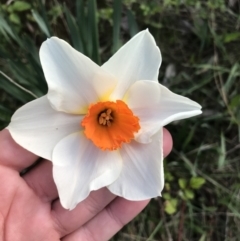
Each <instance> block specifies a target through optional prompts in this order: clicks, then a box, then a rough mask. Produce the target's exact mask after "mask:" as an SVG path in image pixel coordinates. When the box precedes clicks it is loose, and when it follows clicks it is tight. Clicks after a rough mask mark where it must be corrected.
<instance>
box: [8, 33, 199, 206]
mask: <svg viewBox="0 0 240 241" xmlns="http://www.w3.org/2000/svg"><path fill="white" fill-rule="evenodd" d="M40 60H41V64H42V67H43V71H44V75H45V78H46V81H47V83H48V88H49V90H48V93H47V95H45V96H43V97H41V98H39V99H36V100H34V101H32V102H30V103H28V104H26V105H24V106H23V107H21V108H20V109H19V110H17V111H16V113H15V114H14V115H13V117H12V120H11V123H10V125H9V126H8V129H9V131H10V133H11V135H12V137H13V138H14V140H15V141H16V142H17V143H18V144H20V145H21V146H23V147H24V148H26V149H27V150H29V151H31V152H33V153H35V154H37V155H39V156H41V157H43V158H46V159H48V160H50V161H52V163H53V177H54V181H55V183H56V186H57V189H58V192H59V198H60V201H61V203H62V205H63V207H65V208H67V209H73V208H74V207H75V206H76V205H77V204H78V203H79V202H81V201H82V200H84V199H85V198H86V197H87V196H88V195H89V193H90V192H91V191H92V190H97V189H100V188H102V187H107V188H108V189H109V190H110V191H111V192H112V193H114V194H116V195H118V196H121V197H124V198H126V199H129V200H144V199H148V198H152V197H156V196H159V195H161V191H162V189H163V185H164V176H163V175H164V174H163V150H162V127H163V126H164V125H166V124H168V123H169V122H171V121H174V120H179V119H183V118H188V117H192V116H195V115H198V114H200V113H201V110H200V109H201V106H200V105H199V104H197V103H196V102H194V101H192V100H190V99H188V98H186V97H182V96H180V95H177V94H174V93H173V92H171V91H170V90H169V89H167V88H166V87H164V86H162V85H161V84H159V83H158V70H159V67H160V64H161V60H162V59H161V54H160V51H159V48H158V47H157V46H156V43H155V41H154V38H153V37H152V35H151V34H150V33H149V32H148V30H146V31H142V32H140V33H139V34H137V35H136V36H135V37H134V38H132V39H131V40H130V41H129V42H128V43H126V44H125V45H124V46H123V47H122V48H121V49H120V50H119V51H118V52H117V53H116V54H115V55H114V56H113V57H112V58H110V59H109V60H108V61H107V62H106V63H105V64H104V65H102V66H98V65H96V64H95V63H94V62H92V61H91V60H90V59H89V58H87V57H86V56H84V55H83V54H81V53H79V52H77V51H76V50H75V49H73V48H72V47H71V46H70V45H69V44H67V43H66V42H65V41H63V40H60V39H58V38H56V37H52V38H50V39H48V40H47V41H45V42H44V43H43V44H42V46H41V49H40Z"/></svg>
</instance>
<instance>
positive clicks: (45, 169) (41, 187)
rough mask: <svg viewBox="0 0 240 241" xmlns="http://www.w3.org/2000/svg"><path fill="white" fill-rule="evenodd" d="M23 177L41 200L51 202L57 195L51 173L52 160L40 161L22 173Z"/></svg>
mask: <svg viewBox="0 0 240 241" xmlns="http://www.w3.org/2000/svg"><path fill="white" fill-rule="evenodd" d="M23 179H24V180H25V181H26V183H27V184H28V186H29V187H30V188H31V189H32V190H33V191H34V192H35V194H36V195H37V196H38V197H39V198H40V199H41V200H42V201H44V202H52V200H54V199H56V198H57V197H58V192H57V187H56V185H55V183H54V180H53V175H52V162H50V161H47V160H43V161H41V162H40V163H38V164H37V165H36V166H35V167H33V168H32V169H31V171H29V172H27V173H26V174H25V175H23Z"/></svg>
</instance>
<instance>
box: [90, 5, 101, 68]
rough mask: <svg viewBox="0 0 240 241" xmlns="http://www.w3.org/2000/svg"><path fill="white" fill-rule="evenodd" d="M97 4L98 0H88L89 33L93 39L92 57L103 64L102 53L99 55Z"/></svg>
mask: <svg viewBox="0 0 240 241" xmlns="http://www.w3.org/2000/svg"><path fill="white" fill-rule="evenodd" d="M96 13H97V4H96V0H89V1H88V24H89V28H88V31H89V35H88V36H90V38H91V39H92V51H91V57H92V60H93V61H95V62H96V63H97V64H99V65H100V64H101V60H100V55H99V37H98V26H97V25H98V24H97V14H96Z"/></svg>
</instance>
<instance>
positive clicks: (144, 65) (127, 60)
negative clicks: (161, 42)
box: [102, 30, 162, 100]
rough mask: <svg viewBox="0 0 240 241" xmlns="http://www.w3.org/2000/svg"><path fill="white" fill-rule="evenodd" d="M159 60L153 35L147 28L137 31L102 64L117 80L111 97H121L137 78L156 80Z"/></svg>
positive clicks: (160, 60) (159, 55) (158, 51)
mask: <svg viewBox="0 0 240 241" xmlns="http://www.w3.org/2000/svg"><path fill="white" fill-rule="evenodd" d="M161 62H162V57H161V53H160V50H159V48H158V47H157V46H156V42H155V40H154V38H153V36H152V35H151V34H150V33H149V31H148V30H145V31H142V32H140V33H138V34H137V35H136V36H134V37H133V38H132V39H131V40H130V41H129V42H127V43H126V44H125V45H124V46H123V47H122V48H120V49H119V50H118V52H117V53H116V54H114V55H113V56H112V57H111V58H110V59H109V60H108V61H107V62H106V63H105V64H104V65H103V66H102V68H103V69H105V70H107V71H108V72H110V73H111V74H113V75H114V76H116V77H117V78H118V80H119V82H118V85H117V87H116V89H115V90H114V92H113V93H112V95H111V99H113V100H116V99H122V97H123V95H124V94H125V92H126V91H127V90H128V88H129V87H130V86H131V85H132V84H133V83H134V82H135V81H137V80H142V79H147V80H154V81H156V82H157V81H158V80H157V79H158V70H159V67H160V65H161Z"/></svg>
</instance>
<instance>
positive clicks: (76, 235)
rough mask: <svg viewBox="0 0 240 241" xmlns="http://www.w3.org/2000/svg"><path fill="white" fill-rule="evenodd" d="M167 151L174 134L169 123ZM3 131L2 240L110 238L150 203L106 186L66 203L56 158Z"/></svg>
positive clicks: (0, 152)
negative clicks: (24, 145)
mask: <svg viewBox="0 0 240 241" xmlns="http://www.w3.org/2000/svg"><path fill="white" fill-rule="evenodd" d="M163 137H164V138H163V139H164V144H163V150H164V156H167V155H168V154H169V152H170V151H171V149H172V137H171V135H170V133H169V132H168V131H167V130H166V129H164V135H163ZM37 159H38V157H37V156H36V155H34V154H33V153H30V152H29V151H27V150H25V149H23V148H22V147H20V146H19V145H18V144H16V143H15V142H14V140H13V139H12V137H11V136H10V134H9V131H8V130H6V129H5V130H3V131H0V241H43V240H44V241H56V240H58V241H59V240H62V241H82V240H84V241H106V240H109V239H110V238H111V237H112V236H113V235H114V234H115V233H117V232H118V231H119V230H120V229H121V228H122V227H123V226H124V225H125V224H127V223H128V222H129V221H131V220H132V219H133V218H134V217H135V216H136V215H137V214H138V213H139V212H141V211H142V209H143V208H144V207H145V206H146V205H147V204H148V202H149V200H145V201H138V202H135V201H128V200H126V199H123V198H121V197H116V196H115V195H114V194H112V193H110V192H109V191H108V190H107V189H106V188H102V189H100V190H97V191H93V192H91V194H90V195H89V197H88V198H87V199H85V200H84V201H83V202H81V203H79V204H78V205H77V207H76V208H75V209H74V210H72V211H68V210H65V209H64V208H62V206H61V204H60V202H59V199H58V193H57V189H56V186H55V184H54V181H53V177H52V164H51V162H50V161H47V160H41V161H40V162H38V164H37V165H35V166H34V167H32V168H30V169H29V170H28V171H27V172H25V173H24V174H21V175H20V172H21V171H22V170H24V169H26V168H27V167H29V166H31V165H32V164H33V163H34V162H35V161H36V160H37Z"/></svg>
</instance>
